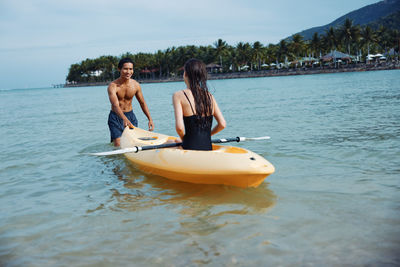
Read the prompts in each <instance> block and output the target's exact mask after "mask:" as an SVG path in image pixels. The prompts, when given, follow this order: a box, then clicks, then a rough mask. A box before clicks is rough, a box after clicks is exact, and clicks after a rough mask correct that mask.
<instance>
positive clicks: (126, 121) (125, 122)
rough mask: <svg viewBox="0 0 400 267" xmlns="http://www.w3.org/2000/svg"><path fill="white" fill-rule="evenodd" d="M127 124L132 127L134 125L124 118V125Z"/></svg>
mask: <svg viewBox="0 0 400 267" xmlns="http://www.w3.org/2000/svg"><path fill="white" fill-rule="evenodd" d="M126 126H128V127H129V128H131V129H133V128H134V126H133V124H132V123H131V122H130V121H129V120H124V127H126Z"/></svg>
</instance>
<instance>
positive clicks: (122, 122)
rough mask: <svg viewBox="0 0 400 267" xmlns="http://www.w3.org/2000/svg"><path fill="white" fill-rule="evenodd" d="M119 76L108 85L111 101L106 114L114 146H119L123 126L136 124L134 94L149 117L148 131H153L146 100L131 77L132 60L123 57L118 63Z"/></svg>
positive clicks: (130, 126)
mask: <svg viewBox="0 0 400 267" xmlns="http://www.w3.org/2000/svg"><path fill="white" fill-rule="evenodd" d="M118 70H119V71H120V77H119V78H118V79H116V80H115V81H112V82H111V83H110V84H109V86H108V89H107V91H108V98H109V99H110V103H111V111H110V114H109V115H108V127H109V128H110V134H111V142H114V146H120V141H121V135H122V132H123V131H124V128H125V127H126V126H128V127H129V128H133V126H137V124H138V121H137V119H136V116H135V114H134V113H133V111H132V99H133V97H134V96H135V97H136V99H137V101H138V102H139V104H140V107H141V108H142V111H143V113H144V114H145V115H146V117H147V118H148V119H149V131H153V129H154V124H153V120H152V118H151V116H150V112H149V109H148V107H147V104H146V101H145V100H144V98H143V94H142V89H141V88H140V84H139V83H138V82H137V81H135V80H133V79H131V77H132V75H133V61H132V60H131V59H130V58H123V59H121V60H120V61H119V63H118Z"/></svg>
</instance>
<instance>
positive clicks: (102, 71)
mask: <svg viewBox="0 0 400 267" xmlns="http://www.w3.org/2000/svg"><path fill="white" fill-rule="evenodd" d="M399 46H400V34H399V31H398V30H397V29H388V28H385V27H383V26H381V27H379V28H378V29H374V28H371V27H370V26H364V27H361V26H359V25H354V24H353V22H352V21H351V20H349V19H347V20H346V21H345V22H344V23H343V25H341V26H340V27H337V28H333V27H331V28H329V29H328V30H326V31H325V34H318V33H314V35H313V37H312V38H311V40H304V39H303V36H301V35H300V34H295V35H293V36H292V37H291V38H288V39H283V40H281V41H280V42H279V43H278V44H268V45H263V44H262V43H261V42H259V41H256V42H254V43H248V42H239V43H237V44H236V45H235V46H232V45H229V44H228V43H227V42H225V41H223V40H222V39H218V40H217V41H216V42H215V43H214V44H213V45H208V46H194V45H187V46H179V47H171V48H167V49H165V50H163V51H161V50H158V51H157V52H155V53H137V54H131V53H129V52H128V53H125V54H122V55H121V56H120V57H116V56H101V57H98V58H95V59H86V60H84V61H82V62H81V63H77V64H72V65H71V66H70V69H69V72H68V76H67V78H66V80H67V82H68V83H71V82H73V83H84V82H104V81H111V80H113V79H116V78H118V77H119V71H118V69H117V66H118V62H119V60H120V59H121V58H124V57H130V58H131V59H132V60H133V62H135V64H134V78H135V79H143V78H153V79H156V78H157V79H163V78H170V77H174V76H177V75H181V74H182V67H183V65H184V63H185V62H186V60H188V59H190V58H197V59H200V60H202V61H203V62H205V63H206V64H210V63H215V64H217V65H219V67H220V71H221V72H235V71H240V70H241V66H248V67H249V70H260V69H261V66H262V64H271V63H278V62H284V61H296V60H299V59H301V58H302V57H316V58H319V57H320V56H321V55H324V54H326V53H329V52H331V51H332V50H337V51H341V52H344V53H347V54H349V55H362V58H365V57H366V56H367V55H368V54H373V53H378V52H379V53H385V52H388V51H389V50H392V51H395V53H396V54H397V55H398V53H399Z"/></svg>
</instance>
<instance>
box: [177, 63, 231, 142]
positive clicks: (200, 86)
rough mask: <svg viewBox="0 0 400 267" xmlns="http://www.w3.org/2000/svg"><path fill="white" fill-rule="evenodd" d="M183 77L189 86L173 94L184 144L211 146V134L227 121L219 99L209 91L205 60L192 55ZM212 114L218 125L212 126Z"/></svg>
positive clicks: (216, 131) (221, 128)
mask: <svg viewBox="0 0 400 267" xmlns="http://www.w3.org/2000/svg"><path fill="white" fill-rule="evenodd" d="M183 78H184V80H185V84H186V86H187V88H186V89H184V90H181V91H178V92H175V93H174V95H173V105H174V112H175V127H176V132H177V133H178V135H179V137H180V138H181V140H182V148H183V149H190V150H212V145H211V135H214V134H216V133H218V132H219V131H221V130H223V129H224V128H225V127H226V122H225V119H224V117H223V116H222V113H221V111H220V109H219V107H218V104H217V101H215V98H214V96H213V95H212V94H211V93H210V92H209V91H208V87H207V70H206V66H205V64H204V63H203V62H202V61H200V60H197V59H189V60H188V61H187V62H186V63H185V66H184V73H183ZM213 117H214V118H215V119H216V121H217V125H216V126H215V127H214V128H213V129H211V127H212V121H213ZM177 141H180V140H177Z"/></svg>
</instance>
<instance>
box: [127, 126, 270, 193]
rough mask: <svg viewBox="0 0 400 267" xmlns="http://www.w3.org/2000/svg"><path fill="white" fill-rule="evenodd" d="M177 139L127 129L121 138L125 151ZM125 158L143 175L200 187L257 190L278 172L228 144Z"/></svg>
mask: <svg viewBox="0 0 400 267" xmlns="http://www.w3.org/2000/svg"><path fill="white" fill-rule="evenodd" d="M174 139H175V137H172V136H167V135H163V134H158V133H154V132H149V131H145V130H143V129H140V128H137V127H135V128H134V129H129V128H126V129H125V130H124V132H123V134H122V136H121V148H128V147H133V146H146V145H160V144H163V143H165V142H167V141H169V142H173V140H174ZM125 156H126V157H127V158H128V160H130V161H131V162H132V163H133V164H134V165H135V167H136V168H138V169H139V170H141V171H143V172H146V173H149V174H154V175H159V176H162V177H165V178H168V179H171V180H176V181H182V182H189V183H196V184H221V185H231V186H237V187H243V188H246V187H257V186H258V185H260V184H261V183H262V182H263V181H264V180H265V178H266V177H267V176H268V175H270V174H271V173H273V172H274V171H275V168H274V166H273V165H272V164H271V163H270V162H268V161H267V160H266V159H264V158H263V157H261V156H260V155H258V154H256V153H254V152H252V151H249V150H247V149H244V148H239V147H234V146H225V145H213V150H212V151H196V150H184V149H182V148H181V147H173V148H161V149H154V150H146V151H140V152H139V153H134V152H131V153H125Z"/></svg>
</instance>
